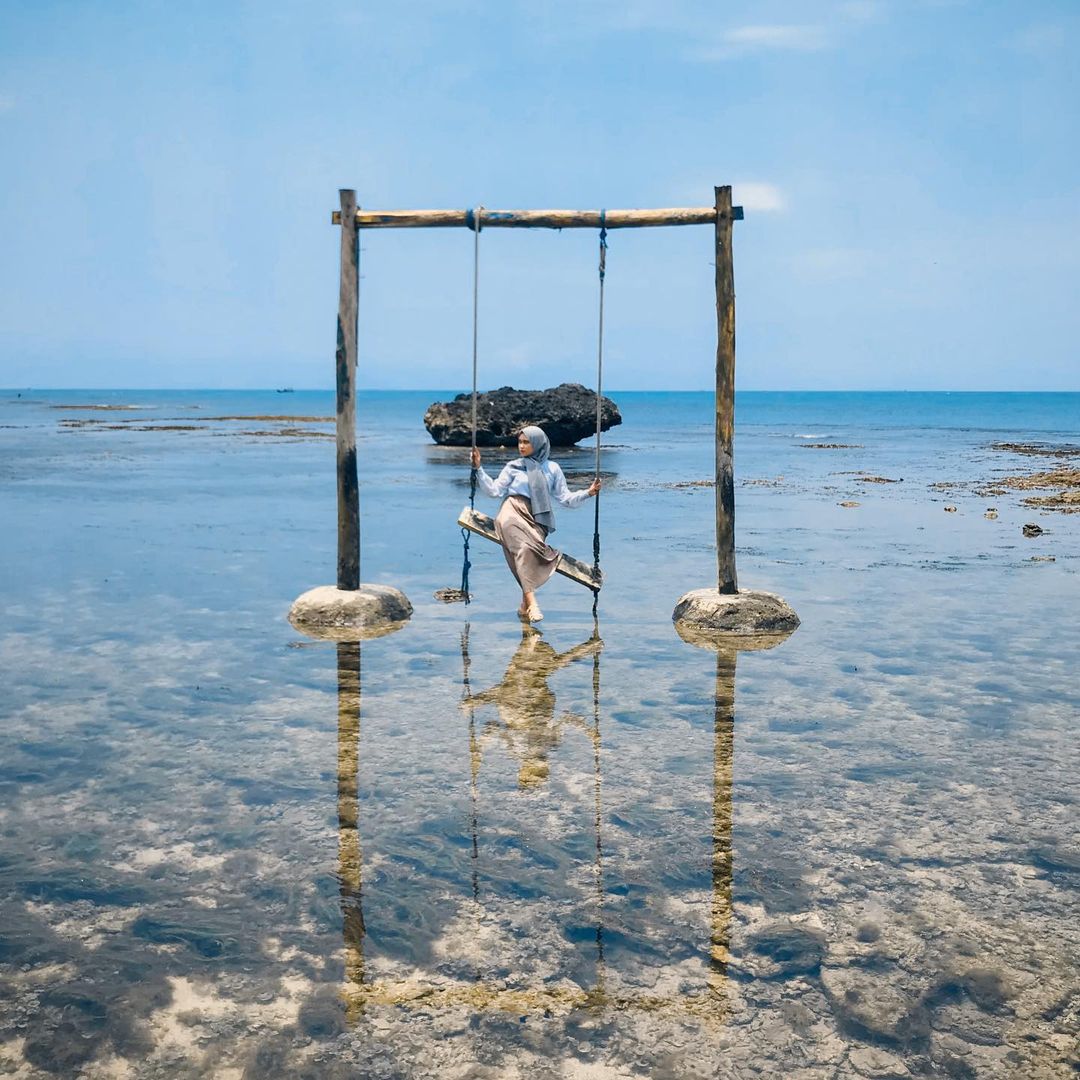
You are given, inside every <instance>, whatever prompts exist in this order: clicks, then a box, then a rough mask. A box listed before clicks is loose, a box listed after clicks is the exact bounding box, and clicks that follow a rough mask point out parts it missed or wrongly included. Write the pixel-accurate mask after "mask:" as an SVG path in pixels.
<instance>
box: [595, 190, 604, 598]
mask: <svg viewBox="0 0 1080 1080" xmlns="http://www.w3.org/2000/svg"><path fill="white" fill-rule="evenodd" d="M606 222H607V211H606V210H601V211H600V267H599V272H600V319H599V332H598V335H597V345H596V479H597V480H599V479H600V422H601V416H602V412H603V403H604V398H603V381H604V275H605V274H606V273H607V225H606ZM592 556H593V574H594V576H596V575H598V574H599V572H600V492H599V491H598V492H597V493H596V506H595V507H594V510H593V538H592ZM599 603H600V590H599V589H593V602H592V613H593V618H594V619H595V618H596V608H597V605H598V604H599Z"/></svg>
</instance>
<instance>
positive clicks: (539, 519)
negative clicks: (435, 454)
mask: <svg viewBox="0 0 1080 1080" xmlns="http://www.w3.org/2000/svg"><path fill="white" fill-rule="evenodd" d="M550 451H551V444H550V443H549V442H548V437H547V436H546V435H545V434H544V433H543V431H541V429H540V428H538V427H527V428H522V429H521V432H520V433H519V435H518V453H519V454H520V455H521V457H519V458H517V459H516V460H514V461H511V462H510V464H509V465H507V466H506V467H505V468H504V469H503V471H502V472H501V473H499V478H498V480H492V479H491V477H490V476H488V474H487V473H486V472H484V467H483V466H482V465H481V464H480V451H479V450H477V449H476V448H475V447H474V448H473V452H472V467H473V468H474V469H475V470H476V477H477V479H478V480H479V481H480V486H481V487H482V488H483V489H484V492H485V493H486V494H488V495H490V496H491V497H492V498H494V499H503V504H502V506H501V507H500V508H499V515H498V517H496V518H495V532H496V534H497V535H498V537H499V543H500V544H502V549H503V554H504V555H505V556H506V561H507V563H508V564H509V566H510V573H512V574H513V575H514V577H515V579H516V580H517V583H518V584H519V585H520V586H521V607H519V608H518V614H519V615H520V616H521V617H522V618H523V619H528V620H529V622H539V621H540V620H541V619H542V618H543V617H544V613H543V612H542V611H541V610H540V605H539V604H537V602H536V590H537V589H539V588H540V586H541V585H543V584H544V582H545V581H547V579H548V578H549V577H551V575H552V574H554V573H555V565H556V563H558V561H559V552H557V551H556V550H555V549H554V548H552V547H550V546H549V545H548V542H547V537H548V534H549V533H553V532H554V531H555V515H554V514H553V513H552V512H551V496H552V495H554V496H555V498H556V499H558V500H559V502H560V503H561V504H562V505H563V506H567V507H571V508H572V507H575V506H580V505H581V504H582V503H583V502H584V501H585V500H586V499H587V498H589V497H590V496H591V495H595V494H596V493H597V492H598V491H599V490H600V481H599V479H597V480H594V481H593V482H592V483H591V484H590V485H589V486H588V488H587V489H586V490H584V491H574V492H571V491H570V489H569V488H568V487H567V486H566V477H565V476H563V471H562V469H560V468H559V466H558V465H557V464H556V463H555V462H554V461H549V460H548V454H549V453H550Z"/></svg>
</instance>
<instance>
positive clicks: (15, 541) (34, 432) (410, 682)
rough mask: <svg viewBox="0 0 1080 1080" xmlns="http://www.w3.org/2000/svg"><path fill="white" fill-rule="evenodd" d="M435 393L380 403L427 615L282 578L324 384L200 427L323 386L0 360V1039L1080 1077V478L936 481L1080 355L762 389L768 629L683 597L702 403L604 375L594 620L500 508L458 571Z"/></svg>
mask: <svg viewBox="0 0 1080 1080" xmlns="http://www.w3.org/2000/svg"><path fill="white" fill-rule="evenodd" d="M435 396H436V395H432V394H426V395H425V394H405V393H402V394H390V393H386V394H374V393H372V394H367V395H363V396H362V397H361V401H360V405H359V420H360V436H359V453H360V469H361V510H362V515H363V525H362V529H363V554H362V570H363V577H364V580H368V581H380V582H387V583H390V584H394V585H396V586H397V587H399V588H401V589H403V590H404V591H405V592H406V594H407V595H408V596H409V598H410V599H411V601H412V602H413V604H414V606H415V613H414V615H413V617H412V620H411V621H410V623H409V624H408V625H407V626H406V627H405V628H404V629H403V630H401V631H400V632H398V633H396V634H393V635H391V636H388V637H384V638H379V639H377V640H373V641H368V642H364V643H363V644H362V645H360V646H355V645H334V644H330V643H321V642H313V641H309V640H307V639H305V638H302V637H301V636H300V635H298V634H297V633H296V632H295V631H294V630H292V628H291V627H290V626H289V624H288V623H287V621H286V620H285V613H286V611H287V609H288V606H289V604H290V603H291V601H292V600H293V599H294V598H295V597H296V596H297V595H299V594H300V593H301V592H303V591H305V590H306V589H308V588H310V587H312V586H314V585H318V584H327V583H329V582H331V581H332V579H333V575H334V565H335V563H334V560H335V554H334V544H335V542H336V534H335V517H334V515H335V512H336V510H335V494H334V467H333V441H332V439H329V438H315V437H293V436H283V435H275V434H265V433H266V432H274V431H277V430H278V429H280V428H282V427H290V426H291V427H296V428H299V429H300V430H302V431H306V432H309V433H319V432H321V433H323V434H326V433H329V432H331V431H332V426H331V425H329V424H322V425H319V424H289V423H287V422H284V421H280V422H275V421H250V422H247V421H237V420H210V419H208V418H210V417H223V416H236V415H247V416H255V415H259V414H263V415H266V414H269V415H280V414H291V415H304V416H330V415H332V412H333V400H332V396H331V395H330V394H321V393H296V394H288V395H276V394H273V393H265V394H256V393H243V394H241V393H237V394H223V393H207V392H190V393H183V394H181V393H175V392H169V393H164V392H160V393H159V392H152V391H132V392H127V393H121V392H101V391H94V392H88V391H87V392H74V391H73V392H58V391H57V392H51V393H49V394H29V393H25V392H24V394H23V396H22V397H21V398H17V397H16V396H15V394H14V393H13V392H3V393H2V394H0V518H2V521H3V523H4V528H3V529H2V530H0V583H2V596H3V608H2V621H0V672H2V675H3V684H4V688H5V693H4V695H3V703H2V706H0V833H2V836H3V843H2V846H0V1075H10V1076H14V1077H38V1076H48V1075H59V1076H65V1077H69V1076H86V1077H112V1076H117V1077H137V1078H143V1077H146V1078H150V1077H187V1076H191V1077H197V1076H214V1077H224V1078H243V1077H276V1076H282V1077H285V1076H288V1077H303V1076H311V1077H346V1076H348V1077H355V1076H364V1077H369V1076H370V1077H427V1076H433V1077H434V1076H438V1077H443V1076H447V1077H500V1078H501V1077H515V1076H529V1077H581V1078H605V1077H626V1076H655V1077H754V1076H768V1077H776V1076H783V1077H797V1078H802V1077H806V1078H810V1077H815V1078H816V1077H823V1078H824V1077H858V1076H869V1077H879V1078H880V1077H905V1076H908V1075H913V1076H949V1077H1066V1076H1075V1075H1076V1073H1077V1070H1078V1068H1080V1056H1078V1051H1077V1038H1078V1032H1080V919H1078V918H1077V915H1076V912H1077V909H1078V904H1077V900H1078V885H1080V842H1078V839H1077V832H1078V830H1077V819H1078V814H1077V806H1078V793H1077V792H1078V789H1077V779H1076V778H1077V775H1078V772H1080V750H1078V748H1077V737H1076V732H1077V720H1078V716H1080V680H1078V678H1077V675H1076V673H1077V671H1078V670H1080V634H1077V633H1076V611H1077V603H1078V600H1080V573H1078V572H1080V518H1078V517H1077V516H1076V515H1073V516H1066V515H1053V514H1040V513H1039V512H1038V511H1035V510H1032V509H1030V508H1025V507H1023V506H1022V505H1021V504H1020V497H1021V495H1022V494H1023V493H1019V492H1018V493H1015V494H1010V495H1007V496H996V497H994V498H989V499H988V498H986V497H985V496H978V495H976V494H973V493H971V492H970V491H969V490H967V489H966V488H963V487H960V486H958V487H956V488H955V489H951V490H949V491H941V490H938V489H935V488H933V487H931V485H932V484H934V483H940V482H955V483H956V484H957V485H961V484H969V483H972V482H974V481H981V480H987V479H992V478H993V476H995V475H996V474H999V473H1002V472H1032V471H1036V470H1037V469H1040V468H1042V467H1043V466H1042V463H1041V461H1040V460H1039V459H1023V458H1020V457H1018V456H1017V455H1015V454H1010V453H1005V452H1002V451H995V450H992V449H990V445H991V444H992V443H994V442H998V441H1020V440H1026V441H1039V442H1047V443H1071V444H1077V443H1080V396H1077V395H943V394H930V395H916V394H908V395H901V394H882V395H866V394H863V395H855V394H853V395H839V394H837V395H832V394H818V395H798V394H790V395H788V394H774V395H765V394H762V395H757V394H744V395H741V396H740V398H739V402H738V430H737V446H736V454H737V457H736V472H737V477H738V487H737V499H738V504H737V514H738V517H737V535H738V542H739V552H738V559H739V574H740V583H741V584H742V585H744V586H748V587H755V588H765V589H769V590H772V591H776V592H779V593H781V594H782V595H783V596H784V597H785V598H786V599H787V600H788V601H789V602H790V603H791V604H792V605H793V606H794V607H795V609H796V610H797V611H798V612H799V614H800V616H801V618H802V626H801V627H800V628H799V629H798V630H797V631H796V633H795V634H794V635H792V636H791V638H789V639H788V640H787V641H786V642H784V643H783V644H781V645H779V646H778V647H776V648H774V649H771V650H768V651H761V652H744V653H742V654H738V655H737V654H735V653H731V652H721V653H720V654H717V653H715V652H713V651H708V650H704V649H700V648H696V647H694V646H692V645H688V644H686V643H684V642H683V641H682V640H681V639H680V638H679V637H678V636H677V634H676V633H675V631H674V629H673V627H672V623H671V611H672V608H673V606H674V604H675V601H676V600H677V598H678V597H679V595H680V594H681V593H682V592H684V591H687V590H688V589H691V588H697V587H701V586H705V585H708V584H709V583H710V582H711V581H712V580H714V575H715V562H714V555H713V548H712V537H711V533H712V522H713V492H712V490H711V489H709V488H706V487H702V486H698V485H694V484H693V483H692V482H693V481H700V480H705V479H707V478H709V477H710V475H711V471H712V461H711V454H712V450H711V397H710V395H705V394H614V395H613V396H614V397H615V399H616V400H617V401H618V403H619V404H620V407H621V408H622V410H623V414H624V424H623V425H622V427H619V428H616V429H613V430H612V431H611V432H609V433H608V435H607V436H605V443H606V445H607V447H608V448H607V449H605V453H604V474H605V478H606V487H605V493H604V496H603V500H602V507H601V513H602V533H603V561H604V565H605V572H606V575H607V584H606V586H605V589H604V592H603V595H602V598H601V602H600V611H599V620H598V623H597V624H596V625H594V623H593V620H592V616H591V613H590V603H591V598H590V596H589V594H588V593H586V592H584V591H583V590H581V589H580V587H579V586H576V585H574V584H572V583H570V582H568V581H566V580H565V579H563V578H556V579H554V580H553V581H552V582H551V583H550V584H549V585H548V586H546V587H545V589H544V591H543V593H542V594H541V600H542V602H543V606H544V610H545V613H546V618H545V620H544V622H543V623H542V624H540V631H541V632H540V633H539V634H537V633H532V632H528V631H523V630H522V628H521V626H520V624H519V623H518V621H517V619H516V618H515V617H514V615H513V611H514V608H515V607H516V604H517V599H518V598H517V597H516V596H515V593H514V589H513V587H512V581H511V579H510V577H509V575H508V573H507V572H506V568H505V565H504V563H503V561H502V557H501V555H500V553H499V552H498V550H497V549H495V548H494V547H493V546H491V545H487V544H485V543H484V542H483V541H481V540H479V539H474V540H473V542H472V545H471V546H472V555H473V570H472V587H473V590H474V593H475V600H474V602H473V604H471V605H470V606H469V607H468V608H467V609H466V608H464V607H463V606H461V605H455V606H447V605H443V604H441V603H438V602H437V601H435V600H434V599H433V593H434V592H435V590H436V589H439V588H442V587H446V586H453V585H456V584H458V580H459V576H460V567H461V537H460V534H459V532H458V530H457V528H456V526H455V524H454V519H455V517H456V515H457V511H458V510H459V509H460V507H461V505H462V504H463V503H464V502H465V501H466V499H467V497H468V471H467V468H466V466H465V454H464V452H463V451H456V450H448V449H441V448H438V447H435V446H433V445H432V444H431V443H430V441H429V440H428V439H427V437H426V434H425V433H424V431H423V429H422V426H421V423H420V417H421V416H422V413H423V409H424V407H425V406H426V405H427V404H428V403H429V402H430V401H431V400H434V398H435ZM91 404H112V405H117V406H125V408H118V409H115V410H108V411H101V410H96V409H68V408H57V407H56V406H58V405H64V406H67V405H91ZM130 406H139V407H140V408H130ZM70 421H76V422H78V423H77V425H76V426H71V425H70V424H68V423H66V422H70ZM83 421H92V422H90V423H82V422H83ZM155 425H158V426H162V427H174V428H180V429H181V430H159V431H148V430H140V429H142V428H146V427H153V426H155ZM186 428H195V429H196V430H183V429H186ZM260 432H261V433H262V434H259V433H260ZM815 443H825V444H842V445H843V446H844V447H847V448H845V449H818V448H810V447H809V446H808V445H807V444H815ZM556 456H557V458H558V459H559V460H560V461H561V463H562V464H563V466H564V468H565V469H566V471H567V474H568V477H569V479H570V483H571V486H572V487H577V486H581V485H582V484H584V483H585V482H586V478H587V475H588V473H589V471H590V470H591V467H592V450H591V449H589V447H588V446H587V445H583V446H582V448H580V449H579V450H577V451H571V452H563V453H558V454H557V455H556ZM488 460H489V461H491V462H492V463H494V462H495V460H496V455H489V458H488ZM863 475H872V476H878V477H883V478H887V479H891V480H895V481H896V482H895V483H890V484H884V483H872V482H868V481H865V480H860V479H859V477H860V476H863ZM687 484H689V485H690V486H679V485H687ZM841 502H857V503H859V505H858V506H856V507H847V508H845V507H841V506H840V505H839V504H840V503H841ZM478 505H479V506H480V508H482V509H487V510H493V509H494V505H495V504H494V503H490V502H488V501H487V500H484V499H482V498H480V499H479V500H478ZM946 505H950V506H955V507H956V510H955V512H945V509H944V508H945V506H946ZM991 506H993V507H995V508H996V510H997V513H998V516H997V518H995V519H987V518H986V517H984V513H985V511H986V510H987V509H988V508H989V507H991ZM1025 522H1037V523H1039V524H1040V525H1041V526H1042V527H1043V528H1044V529H1045V530H1046V531H1045V532H1044V533H1043V535H1041V536H1039V537H1036V538H1027V537H1025V536H1024V535H1023V534H1022V532H1021V526H1022V525H1023V524H1024V523H1025ZM591 532H592V512H591V504H590V506H589V507H587V508H586V509H584V510H581V511H577V512H569V511H563V512H562V513H561V514H560V515H559V531H558V533H557V534H556V536H555V538H554V539H555V541H556V542H558V543H559V544H561V545H564V546H565V548H566V550H568V551H569V552H571V553H573V554H576V555H578V556H579V557H581V558H585V559H587V557H588V555H589V551H590V542H591ZM1033 556H1036V557H1044V556H1053V560H1054V561H1052V562H1051V561H1045V560H1042V559H1041V560H1040V561H1032V557H1033Z"/></svg>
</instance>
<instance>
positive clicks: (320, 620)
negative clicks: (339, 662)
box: [289, 585, 413, 641]
mask: <svg viewBox="0 0 1080 1080" xmlns="http://www.w3.org/2000/svg"><path fill="white" fill-rule="evenodd" d="M412 613H413V606H412V604H410V603H409V600H408V597H406V595H405V594H404V593H403V592H400V591H399V590H398V589H395V588H394V587H393V586H391V585H361V586H360V588H359V589H356V590H345V589H338V588H335V587H334V586H333V585H320V586H319V587H318V588H315V589H309V590H308V591H307V592H306V593H304V594H303V595H302V596H300V597H297V599H296V600H295V601H294V602H293V606H292V607H291V608H290V609H289V622H290V623H292V625H293V626H294V627H295V628H296V629H297V630H299V631H300V632H301V633H303V634H307V635H309V636H310V637H316V638H320V639H322V640H324V641H363V640H364V639H366V638H375V637H382V636H383V635H384V634H392V633H393V632H394V631H395V630H400V629H401V628H402V627H403V626H404V625H405V623H406V622H407V621H408V619H409V617H410V616H411V615H412Z"/></svg>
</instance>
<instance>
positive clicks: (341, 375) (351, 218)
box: [337, 190, 360, 591]
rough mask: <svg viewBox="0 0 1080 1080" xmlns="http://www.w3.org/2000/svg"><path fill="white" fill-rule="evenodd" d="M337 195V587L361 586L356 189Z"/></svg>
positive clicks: (358, 260) (358, 246) (358, 264)
mask: <svg viewBox="0 0 1080 1080" xmlns="http://www.w3.org/2000/svg"><path fill="white" fill-rule="evenodd" d="M340 195H341V222H342V225H341V290H340V294H339V297H338V321H337V495H338V581H337V587H338V588H339V589H346V590H349V591H353V590H355V589H358V588H359V587H360V487H359V483H358V480H357V475H356V334H357V323H356V319H357V308H358V306H359V300H360V235H359V230H358V229H357V227H356V192H355V191H347V190H342V191H341V192H340Z"/></svg>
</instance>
